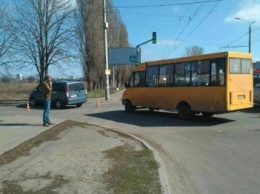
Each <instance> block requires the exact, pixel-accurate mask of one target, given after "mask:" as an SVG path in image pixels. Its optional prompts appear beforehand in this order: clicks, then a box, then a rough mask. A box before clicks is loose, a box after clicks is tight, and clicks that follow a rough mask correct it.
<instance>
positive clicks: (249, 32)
mask: <svg viewBox="0 0 260 194" xmlns="http://www.w3.org/2000/svg"><path fill="white" fill-rule="evenodd" d="M235 19H236V20H241V21H244V22H247V23H248V24H249V30H248V34H249V40H248V52H249V53H251V25H252V24H253V23H255V21H248V20H244V19H241V18H235Z"/></svg>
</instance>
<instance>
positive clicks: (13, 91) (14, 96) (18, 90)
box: [0, 81, 38, 100]
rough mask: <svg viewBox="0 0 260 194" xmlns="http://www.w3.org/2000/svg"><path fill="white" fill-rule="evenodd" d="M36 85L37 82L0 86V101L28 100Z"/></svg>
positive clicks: (12, 83)
mask: <svg viewBox="0 0 260 194" xmlns="http://www.w3.org/2000/svg"><path fill="white" fill-rule="evenodd" d="M37 85H38V83H37V82H32V83H29V82H25V81H23V82H11V83H1V84H0V99H1V100H28V97H29V94H30V92H31V91H32V90H33V89H34V88H35V87H36V86H37Z"/></svg>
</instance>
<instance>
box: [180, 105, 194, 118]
mask: <svg viewBox="0 0 260 194" xmlns="http://www.w3.org/2000/svg"><path fill="white" fill-rule="evenodd" d="M178 114H179V117H180V119H181V120H185V121H187V120H191V119H192V118H193V117H194V112H192V111H191V109H190V107H189V106H188V105H180V106H179V108H178Z"/></svg>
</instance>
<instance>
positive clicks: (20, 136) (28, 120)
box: [0, 90, 123, 154]
mask: <svg viewBox="0 0 260 194" xmlns="http://www.w3.org/2000/svg"><path fill="white" fill-rule="evenodd" d="M122 93H123V90H121V91H119V92H116V93H114V94H112V95H110V98H109V100H105V98H104V97H103V98H95V99H88V102H87V103H89V104H93V103H97V102H98V101H99V102H100V103H102V104H105V103H110V102H120V99H121V96H122ZM18 103H21V101H18ZM22 104H24V102H22ZM8 105H9V106H14V105H15V103H12V104H8ZM16 105H18V104H16ZM24 105H25V104H24ZM4 106H5V105H4ZM4 106H3V103H2V106H1V105H0V111H4ZM25 106H26V105H25ZM41 118H42V115H41V114H38V115H35V114H28V112H27V111H26V109H25V110H24V114H23V115H20V114H19V115H15V114H13V115H11V116H10V115H8V116H2V117H0V132H1V135H0V154H3V153H4V152H6V151H8V150H10V149H12V148H14V147H15V146H17V145H19V144H21V143H22V142H24V141H26V140H28V139H31V138H32V137H34V136H36V135H38V134H39V133H41V132H43V131H45V130H47V129H49V128H48V127H43V126H42V122H41ZM64 120H66V119H61V118H53V120H52V122H53V123H55V124H59V123H61V122H63V121H64Z"/></svg>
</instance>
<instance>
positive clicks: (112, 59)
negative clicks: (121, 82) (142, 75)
mask: <svg viewBox="0 0 260 194" xmlns="http://www.w3.org/2000/svg"><path fill="white" fill-rule="evenodd" d="M136 53H137V52H136V48H135V47H125V48H120V47H110V48H108V63H109V65H135V64H136ZM137 59H138V61H137V62H138V63H140V61H141V53H140V52H138V57H137Z"/></svg>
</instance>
